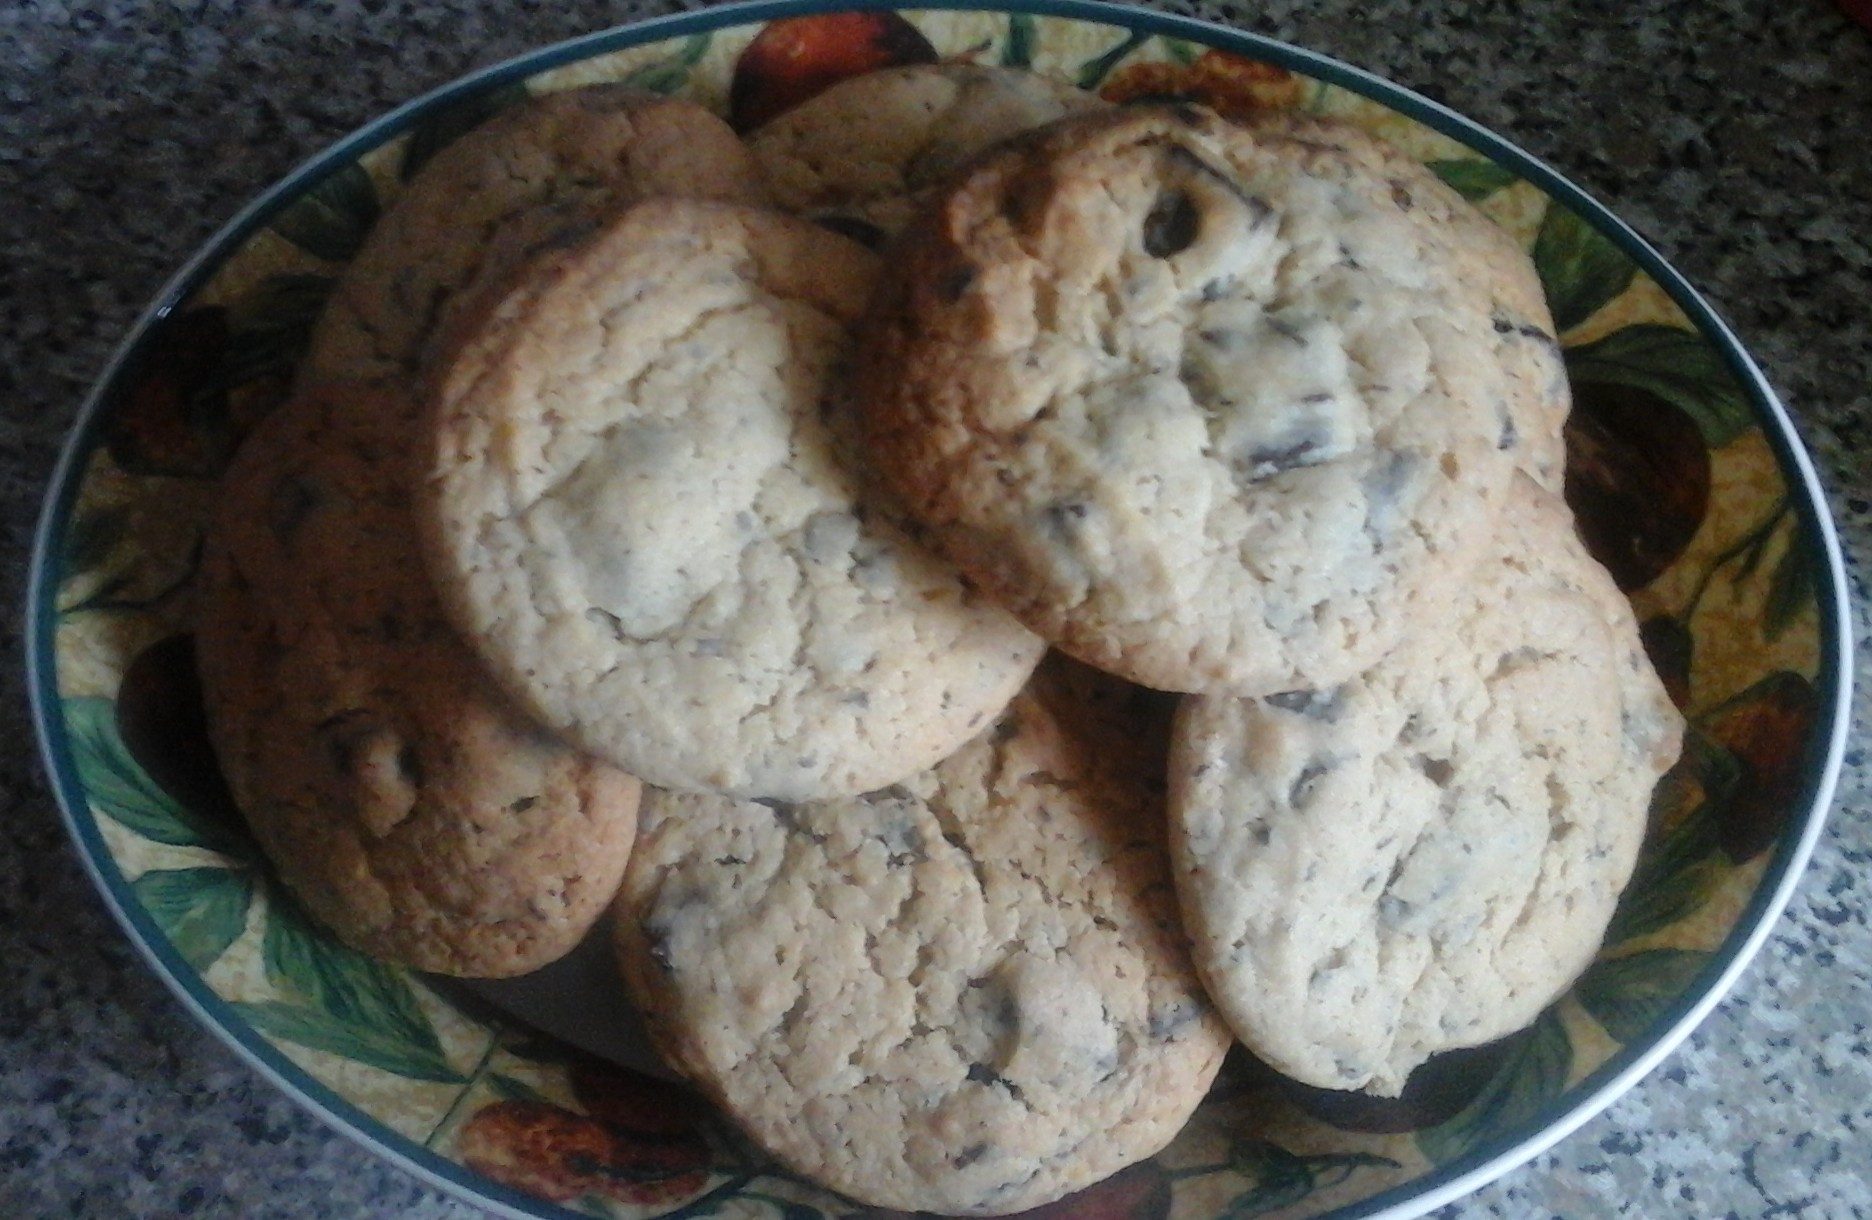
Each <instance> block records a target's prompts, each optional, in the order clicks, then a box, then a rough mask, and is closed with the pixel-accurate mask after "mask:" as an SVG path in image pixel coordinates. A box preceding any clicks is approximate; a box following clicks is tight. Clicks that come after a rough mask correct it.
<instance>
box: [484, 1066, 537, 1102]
mask: <svg viewBox="0 0 1872 1220" xmlns="http://www.w3.org/2000/svg"><path fill="white" fill-rule="evenodd" d="M487 1083H488V1088H489V1089H491V1090H493V1092H494V1095H495V1096H496V1097H498V1098H500V1099H501V1100H502V1101H531V1102H537V1103H539V1104H540V1105H543V1106H544V1105H551V1104H553V1102H552V1099H551V1098H549V1097H547V1096H546V1094H544V1093H542V1092H540V1091H539V1090H538V1089H536V1088H534V1087H533V1086H532V1085H530V1084H528V1083H527V1082H526V1081H524V1080H516V1079H515V1078H513V1077H512V1076H508V1075H506V1074H504V1073H502V1072H489V1073H488V1077H487Z"/></svg>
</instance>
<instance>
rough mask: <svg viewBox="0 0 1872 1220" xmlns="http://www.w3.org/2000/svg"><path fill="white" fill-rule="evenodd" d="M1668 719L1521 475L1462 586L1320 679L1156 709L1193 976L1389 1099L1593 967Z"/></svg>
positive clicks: (1261, 1027) (1308, 1072)
mask: <svg viewBox="0 0 1872 1220" xmlns="http://www.w3.org/2000/svg"><path fill="white" fill-rule="evenodd" d="M1682 728H1683V725H1682V720H1681V718H1680V716H1679V715H1678V713H1677V710H1676V708H1675V707H1674V706H1672V704H1671V702H1670V699H1669V697H1668V696H1667V695H1666V694H1665V692H1664V689H1663V686H1662V684H1661V683H1660V681H1659V680H1658V678H1657V675H1656V674H1655V672H1654V671H1653V670H1652V668H1651V664H1650V662H1649V660H1648V659H1647V658H1646V657H1645V654H1644V650H1643V647H1642V645H1641V644H1640V642H1639V636H1638V627H1637V623H1636V622H1635V620H1634V619H1633V616H1632V613H1631V609H1630V607H1629V606H1628V605H1627V604H1626V602H1625V599H1624V598H1623V597H1622V596H1621V595H1620V594H1619V592H1618V590H1617V588H1616V587H1615V586H1614V585H1613V583H1612V580H1611V578H1610V577H1609V576H1608V575H1607V574H1606V572H1605V570H1604V569H1603V568H1601V567H1600V566H1599V565H1598V564H1597V563H1596V562H1594V561H1593V560H1592V558H1591V557H1590V556H1589V555H1587V554H1586V552H1585V550H1584V548H1583V547H1582V546H1581V545H1580V543H1579V541H1578V538H1577V536H1576V535H1575V533H1574V530H1573V525H1572V514H1571V513H1570V512H1569V511H1568V509H1567V508H1566V505H1565V502H1564V501H1562V500H1561V499H1560V498H1559V496H1558V495H1556V494H1554V493H1552V492H1549V491H1546V490H1545V489H1542V488H1539V487H1537V486H1536V485H1535V484H1534V482H1533V481H1532V480H1531V479H1529V478H1526V477H1518V478H1517V483H1516V486H1515V488H1514V490H1513V494H1512V495H1511V497H1510V499H1509V500H1508V502H1507V504H1506V505H1505V507H1504V509H1503V513H1502V523H1501V528H1500V532H1499V533H1498V534H1497V535H1496V537H1495V539H1494V541H1493V543H1492V545H1491V547H1490V549H1489V550H1488V552H1487V553H1486V554H1485V556H1484V558H1483V559H1482V560H1481V561H1480V563H1479V564H1478V565H1477V566H1476V567H1475V569H1474V570H1473V571H1472V572H1471V574H1470V575H1469V577H1468V579H1467V580H1466V581H1465V582H1464V583H1463V585H1462V586H1461V587H1460V588H1458V589H1454V590H1451V591H1450V592H1449V594H1448V595H1447V596H1446V598H1445V600H1444V601H1443V604H1442V605H1441V607H1440V608H1439V612H1438V613H1437V614H1436V615H1435V616H1433V617H1431V618H1428V619H1426V620H1424V621H1423V622H1422V623H1420V624H1419V626H1418V630H1417V631H1416V632H1415V633H1414V634H1413V635H1412V636H1410V637H1409V638H1407V639H1406V640H1405V641H1404V642H1403V643H1402V644H1401V645H1400V646H1399V647H1398V648H1397V650H1396V651H1394V652H1393V653H1392V654H1391V655H1389V656H1388V657H1386V658H1385V659H1384V660H1383V661H1381V662H1380V663H1378V664H1377V665H1375V666H1373V667H1372V668H1371V669H1370V670H1368V671H1366V672H1365V673H1362V674H1360V675H1358V676H1357V677H1355V678H1353V679H1351V680H1349V681H1346V682H1344V683H1340V684H1337V685H1334V686H1331V687H1325V688H1315V689H1304V690H1291V691H1283V692H1279V693H1276V694H1271V695H1268V696H1265V697H1262V698H1258V699H1235V698H1225V697H1213V696H1201V697H1195V698H1191V699H1188V700H1186V701H1185V703H1184V705H1183V707H1182V708H1181V709H1180V710H1179V712H1178V719H1177V724H1176V736H1175V740H1174V744H1173V748H1172V754H1171V767H1170V807H1171V834H1170V838H1171V845H1172V854H1173V859H1174V861H1175V867H1176V876H1177V886H1178V892H1179V895H1180V897H1181V900H1182V904H1183V910H1184V917H1185V921H1186V924H1187V926H1188V927H1189V930H1190V936H1191V939H1192V941H1193V942H1194V946H1195V948H1194V952H1195V956H1196V962H1197V966H1198V968H1199V970H1200V971H1201V972H1202V975H1203V977H1204V979H1205V981H1206V982H1207V983H1208V985H1209V989H1210V994H1211V995H1213V996H1214V997H1215V1000H1216V1004H1217V1006H1218V1007H1219V1008H1220V1009H1221V1010H1222V1012H1223V1013H1224V1014H1225V1015H1226V1016H1227V1017H1228V1019H1229V1021H1230V1023H1231V1024H1232V1026H1233V1027H1234V1029H1235V1031H1236V1033H1237V1034H1238V1035H1239V1036H1240V1037H1241V1039H1242V1041H1243V1043H1244V1044H1246V1045H1247V1046H1248V1047H1249V1048H1250V1049H1251V1050H1253V1051H1254V1052H1255V1053H1256V1054H1257V1055H1259V1056H1261V1057H1262V1058H1263V1059H1264V1060H1266V1061H1267V1062H1268V1063H1269V1064H1271V1065H1273V1066H1274V1067H1276V1068H1277V1069H1279V1070H1280V1071H1283V1072H1285V1073H1287V1074H1288V1075H1290V1076H1293V1077H1294V1078H1296V1079H1298V1080H1302V1081H1305V1082H1306V1083H1308V1084H1313V1085H1317V1086H1320V1087H1323V1088H1330V1089H1365V1090H1368V1091H1371V1092H1375V1093H1380V1094H1387V1095H1395V1094H1396V1093H1397V1092H1398V1091H1399V1090H1400V1089H1401V1088H1402V1087H1403V1084H1404V1081H1405V1078H1406V1076H1407V1075H1408V1074H1409V1072H1410V1071H1411V1069H1412V1068H1413V1067H1415V1066H1416V1065H1417V1064H1419V1063H1421V1062H1422V1061H1423V1060H1424V1059H1426V1058H1428V1057H1429V1056H1430V1055H1432V1054H1434V1053H1436V1052H1438V1051H1441V1050H1448V1049H1453V1048H1457V1047H1463V1046H1474V1045H1478V1044H1481V1043H1484V1042H1488V1041H1490V1040H1492V1039H1494V1038H1497V1037H1500V1036H1502V1035H1505V1034H1507V1033H1510V1032H1512V1031H1514V1030H1516V1029H1520V1028H1522V1027H1523V1026H1525V1025H1527V1024H1528V1023H1529V1022H1531V1021H1532V1020H1533V1019H1534V1018H1535V1017H1536V1016H1537V1015H1538V1014H1539V1013H1540V1011H1541V1010H1542V1009H1543V1008H1544V1007H1546V1006H1547V1004H1549V1003H1550V1002H1552V1001H1553V1000H1554V999H1555V998H1557V997H1558V996H1559V995H1560V994H1561V993H1562V992H1563V991H1564V990H1565V989H1566V987H1567V986H1568V985H1570V984H1571V982H1572V981H1573V979H1574V978H1575V977H1576V976H1577V975H1578V974H1579V972H1580V971H1581V970H1583V969H1584V968H1585V967H1586V966H1587V965H1588V964H1589V963H1590V962H1591V960H1592V958H1593V955H1594V953H1595V952H1596V951H1597V949H1598V947H1599V943H1600V940H1601V938H1602V936H1603V935H1604V933H1605V929H1606V926H1607V923H1608V921H1609V920H1610V918H1611V916H1612V912H1613V909H1614V907H1615V905H1616V903H1617V901H1618V896H1619V894H1620V892H1621V891H1622V889H1623V888H1624V886H1625V884H1626V882H1627V880H1628V879H1629V877H1630V874H1631V870H1632V866H1633V862H1634V860H1635V858H1636V855H1637V852H1638V847H1639V844H1640V842H1641V840H1642V839H1643V837H1644V833H1645V824H1646V812H1647V807H1648V804H1649V800H1650V796H1651V792H1652V789H1653V788H1654V786H1655V785H1656V782H1657V780H1658V778H1659V776H1660V775H1661V774H1662V773H1663V772H1664V771H1665V770H1666V769H1667V768H1668V767H1669V765H1670V764H1671V763H1672V762H1673V761H1674V760H1675V758H1676V757H1677V753H1678V749H1679V743H1680V740H1681V734H1682Z"/></svg>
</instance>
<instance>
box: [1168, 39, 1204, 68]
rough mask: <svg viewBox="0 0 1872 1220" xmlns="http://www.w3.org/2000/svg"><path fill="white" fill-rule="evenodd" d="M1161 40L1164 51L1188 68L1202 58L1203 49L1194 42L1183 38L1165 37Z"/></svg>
mask: <svg viewBox="0 0 1872 1220" xmlns="http://www.w3.org/2000/svg"><path fill="white" fill-rule="evenodd" d="M1159 41H1160V42H1161V43H1162V45H1163V49H1164V53H1165V54H1167V55H1168V56H1170V58H1171V59H1172V60H1174V61H1175V62H1177V63H1180V64H1182V65H1183V66H1184V67H1186V68H1187V67H1189V66H1190V65H1191V64H1193V63H1195V62H1196V61H1197V60H1199V59H1201V58H1202V53H1203V49H1202V48H1201V47H1199V46H1197V45H1196V44H1195V43H1193V42H1189V41H1186V40H1185V39H1182V38H1163V39H1159Z"/></svg>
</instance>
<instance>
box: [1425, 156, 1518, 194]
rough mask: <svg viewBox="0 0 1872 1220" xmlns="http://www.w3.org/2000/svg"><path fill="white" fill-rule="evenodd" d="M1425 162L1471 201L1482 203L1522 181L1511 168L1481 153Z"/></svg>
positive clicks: (1458, 192) (1431, 169) (1431, 170)
mask: <svg viewBox="0 0 1872 1220" xmlns="http://www.w3.org/2000/svg"><path fill="white" fill-rule="evenodd" d="M1425 164H1426V165H1428V167H1429V169H1430V172H1431V173H1433V174H1435V175H1436V176H1437V177H1439V178H1441V179H1443V181H1444V182H1446V183H1448V184H1449V185H1450V187H1451V188H1452V189H1453V190H1455V192H1456V193H1457V194H1458V195H1461V196H1462V197H1463V198H1464V199H1467V200H1468V201H1469V202H1470V203H1480V202H1481V201H1482V200H1484V199H1487V198H1488V197H1489V196H1490V195H1493V194H1495V193H1496V192H1497V191H1504V190H1507V189H1508V188H1509V187H1511V186H1513V185H1514V184H1515V183H1516V182H1518V181H1520V179H1519V178H1517V177H1515V175H1514V174H1513V173H1512V172H1511V171H1509V170H1505V169H1503V168H1502V167H1501V166H1499V165H1497V164H1495V163H1494V162H1493V161H1486V160H1483V159H1482V158H1480V157H1456V158H1452V159H1450V160H1446V161H1429V162H1426V163H1425Z"/></svg>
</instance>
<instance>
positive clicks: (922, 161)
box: [747, 63, 1105, 244]
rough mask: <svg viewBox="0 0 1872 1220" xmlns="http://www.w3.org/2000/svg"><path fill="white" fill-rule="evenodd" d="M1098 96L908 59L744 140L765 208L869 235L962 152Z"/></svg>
mask: <svg viewBox="0 0 1872 1220" xmlns="http://www.w3.org/2000/svg"><path fill="white" fill-rule="evenodd" d="M1104 105H1105V103H1104V102H1102V101H1100V100H1099V98H1098V97H1097V96H1096V95H1094V94H1091V93H1088V92H1086V91H1085V90H1083V89H1075V88H1073V87H1072V86H1071V85H1068V84H1065V83H1064V82H1061V81H1056V80H1054V79H1052V78H1051V77H1046V76H1041V75H1039V74H1037V73H1034V72H1028V71H1023V70H1021V69H1017V68H997V67H990V66H987V65H982V64H968V63H945V64H909V65H905V66H903V67H897V68H886V69H882V70H880V71H877V72H867V73H865V74H864V75H862V76H854V77H851V78H850V79H848V80H844V81H840V82H839V83H838V84H836V85H834V86H832V87H831V88H830V89H827V90H826V91H825V92H824V93H821V94H819V95H818V96H816V97H814V98H813V99H811V100H810V101H807V102H804V103H802V104H801V105H799V106H796V107H794V108H793V109H791V110H789V111H787V112H786V113H785V114H782V115H780V116H779V117H778V118H776V119H773V120H772V121H771V122H768V123H766V124H764V125H763V126H761V127H759V128H757V129H756V130H755V131H753V132H752V133H750V134H749V135H748V137H747V142H748V149H749V151H750V152H751V153H752V154H753V156H754V160H755V163H756V164H757V165H758V166H759V167H760V172H761V177H762V180H763V182H764V183H765V185H766V188H767V190H768V192H769V193H770V195H771V196H772V198H773V203H774V206H775V207H778V208H781V209H783V210H785V211H789V212H795V213H798V214H800V215H805V216H811V217H813V218H814V219H816V220H819V221H820V223H822V224H827V225H830V226H831V227H833V228H835V229H838V230H839V231H841V232H845V233H848V234H849V235H851V236H854V237H857V238H859V239H861V240H864V241H865V242H866V243H867V244H877V243H881V242H882V241H884V240H886V239H888V238H890V237H894V236H895V235H896V234H897V233H898V232H900V231H901V230H902V229H903V228H904V226H905V225H907V224H909V223H910V220H911V218H912V217H913V216H914V215H915V214H916V211H917V208H918V207H919V206H920V205H921V204H922V203H924V202H925V201H926V200H927V199H928V198H929V197H930V196H931V195H932V194H933V193H934V192H935V191H936V189H937V188H938V187H940V186H941V184H942V183H943V182H944V181H946V180H947V179H948V177H949V176H950V175H951V174H952V173H954V172H955V170H956V169H957V168H958V167H959V166H961V165H962V163H963V162H965V161H967V160H968V159H969V158H970V157H973V156H974V155H976V154H977V153H979V152H981V151H983V150H984V149H986V148H988V147H990V146H991V145H994V144H997V143H999V142H1000V141H1002V140H1005V139H1007V138H1008V137H1009V136H1012V135H1015V134H1017V133H1019V132H1023V131H1027V130H1029V129H1031V128H1034V127H1039V126H1041V125H1043V124H1046V123H1050V122H1052V121H1053V120H1055V119H1058V118H1063V117H1064V116H1066V115H1068V114H1076V113H1078V112H1080V111H1084V110H1093V109H1098V108H1101V107H1103V106H1104Z"/></svg>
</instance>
